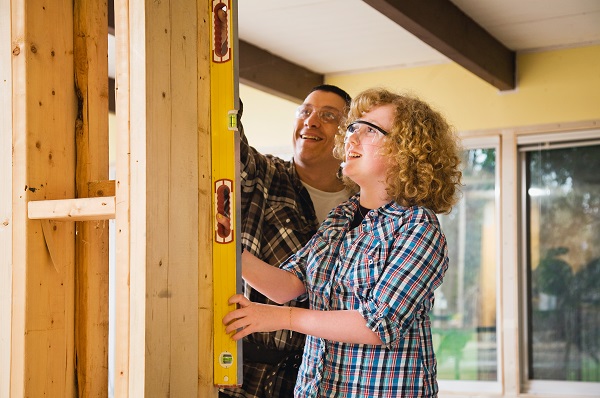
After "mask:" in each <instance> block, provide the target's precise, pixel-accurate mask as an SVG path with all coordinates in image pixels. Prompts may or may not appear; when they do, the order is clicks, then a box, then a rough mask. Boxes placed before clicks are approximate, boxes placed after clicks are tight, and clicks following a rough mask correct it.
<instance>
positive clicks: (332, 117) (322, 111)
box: [296, 105, 342, 124]
mask: <svg viewBox="0 0 600 398" xmlns="http://www.w3.org/2000/svg"><path fill="white" fill-rule="evenodd" d="M313 112H316V113H317V116H318V117H319V120H321V122H322V123H334V124H338V123H339V122H340V120H341V119H342V115H341V113H340V112H337V111H336V110H334V109H328V108H315V107H312V106H310V105H300V106H299V107H298V109H296V118H297V119H300V120H305V119H308V118H309V117H310V115H312V114H313Z"/></svg>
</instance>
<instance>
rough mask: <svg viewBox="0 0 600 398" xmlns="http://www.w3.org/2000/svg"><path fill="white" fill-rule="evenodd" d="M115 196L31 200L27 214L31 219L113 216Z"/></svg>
mask: <svg viewBox="0 0 600 398" xmlns="http://www.w3.org/2000/svg"><path fill="white" fill-rule="evenodd" d="M115 209H116V197H115V196H105V197H97V198H78V199H57V200H37V201H31V202H29V203H28V205H27V215H28V217H29V219H31V220H59V221H92V220H109V219H114V218H115Z"/></svg>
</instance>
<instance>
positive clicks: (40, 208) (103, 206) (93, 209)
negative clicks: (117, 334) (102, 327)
mask: <svg viewBox="0 0 600 398" xmlns="http://www.w3.org/2000/svg"><path fill="white" fill-rule="evenodd" d="M115 208H116V200H115V197H114V196H110V197H100V198H81V199H57V200H39V201H32V202H29V203H28V206H27V215H28V217H29V219H30V220H56V221H91V220H109V219H113V218H115ZM97 227H98V226H97V225H96V228H97ZM104 232H106V231H104ZM106 233H107V232H106ZM106 276H107V277H108V275H106ZM105 304H106V307H107V309H108V302H106V303H105ZM107 321H108V319H107ZM106 337H107V338H108V336H106ZM106 366H107V367H108V365H106Z"/></svg>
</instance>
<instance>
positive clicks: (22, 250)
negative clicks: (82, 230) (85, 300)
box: [10, 0, 77, 397]
mask: <svg viewBox="0 0 600 398" xmlns="http://www.w3.org/2000/svg"><path fill="white" fill-rule="evenodd" d="M11 13H12V14H11V15H12V19H11V27H12V33H11V36H12V37H13V38H14V39H15V40H14V41H13V44H12V47H13V51H12V52H11V53H12V54H13V58H12V68H13V69H12V70H13V75H12V77H13V85H12V93H13V115H12V120H13V129H12V132H13V158H12V160H13V164H14V167H13V185H12V187H13V190H12V191H13V197H12V198H13V201H12V203H13V222H14V224H13V231H12V232H13V242H12V243H13V257H12V261H13V264H14V266H13V279H12V280H13V285H12V304H13V306H12V313H13V318H12V325H11V326H12V333H11V339H12V341H11V382H10V384H11V387H10V393H11V396H15V397H20V396H36V397H40V396H49V397H70V396H74V394H75V353H74V349H73V347H74V330H75V327H74V307H75V303H74V294H73V292H74V261H75V259H74V250H75V248H74V242H75V229H74V223H57V224H56V225H54V226H53V228H52V230H51V231H52V232H51V234H52V235H53V238H55V239H58V240H60V241H61V243H62V244H61V251H62V254H61V258H60V264H53V262H52V259H51V256H50V255H49V252H48V247H47V245H46V240H45V236H44V233H43V231H42V226H41V223H40V222H39V221H36V220H28V219H27V208H26V205H27V202H29V201H30V200H45V199H64V198H73V197H74V196H75V186H74V181H75V170H74V164H75V145H74V141H75V139H74V129H75V120H76V114H77V112H76V111H77V100H76V96H75V92H74V88H73V87H74V84H73V76H74V70H73V23H72V18H70V17H69V18H65V16H72V15H73V3H72V1H66V0H56V1H53V2H46V1H40V0H31V1H25V0H13V1H12V2H11ZM54 227H55V228H56V229H54ZM57 270H58V271H59V272H57Z"/></svg>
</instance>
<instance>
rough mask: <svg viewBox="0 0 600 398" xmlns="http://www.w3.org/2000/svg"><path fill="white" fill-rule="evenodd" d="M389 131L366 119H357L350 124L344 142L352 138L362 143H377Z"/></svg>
mask: <svg viewBox="0 0 600 398" xmlns="http://www.w3.org/2000/svg"><path fill="white" fill-rule="evenodd" d="M388 134H389V133H388V132H387V131H385V130H384V129H382V128H381V127H379V126H377V125H375V124H373V123H371V122H367V121H366V120H355V121H354V122H352V123H350V125H348V128H347V129H346V135H345V136H344V143H348V141H350V140H351V139H353V140H356V141H358V142H360V143H361V144H371V145H373V144H377V143H378V142H379V141H380V140H382V139H383V138H384V137H385V136H386V135H388Z"/></svg>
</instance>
